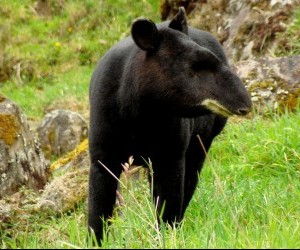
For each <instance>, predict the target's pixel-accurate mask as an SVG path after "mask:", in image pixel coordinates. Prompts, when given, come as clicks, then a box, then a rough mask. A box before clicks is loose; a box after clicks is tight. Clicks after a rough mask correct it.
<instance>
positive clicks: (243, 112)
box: [237, 108, 250, 115]
mask: <svg viewBox="0 0 300 250" xmlns="http://www.w3.org/2000/svg"><path fill="white" fill-rule="evenodd" d="M249 112H250V108H240V109H238V111H237V113H238V115H247V114H248V113H249Z"/></svg>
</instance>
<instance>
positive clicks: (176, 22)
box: [169, 7, 188, 34]
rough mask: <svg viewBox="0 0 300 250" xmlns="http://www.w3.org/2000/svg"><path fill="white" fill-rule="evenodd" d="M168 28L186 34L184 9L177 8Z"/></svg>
mask: <svg viewBox="0 0 300 250" xmlns="http://www.w3.org/2000/svg"><path fill="white" fill-rule="evenodd" d="M169 27H170V28H172V29H174V30H179V31H181V32H183V33H185V34H188V25H187V21H186V14H185V9H184V7H179V10H178V12H177V14H176V15H175V16H174V17H173V19H172V20H171V22H170V24H169Z"/></svg>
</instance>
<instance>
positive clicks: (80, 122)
mask: <svg viewBox="0 0 300 250" xmlns="http://www.w3.org/2000/svg"><path fill="white" fill-rule="evenodd" d="M37 134H38V138H39V140H40V143H41V147H42V149H43V151H44V153H45V155H46V157H48V158H50V157H51V155H58V156H61V155H63V154H65V153H67V152H70V151H72V150H73V149H74V148H76V147H77V145H79V144H80V142H82V141H83V140H84V139H85V138H87V135H88V125H87V123H86V121H85V120H84V118H83V117H82V116H81V115H80V114H78V113H76V112H72V111H69V110H53V111H52V112H50V113H48V114H47V115H46V116H45V117H44V118H43V120H42V122H41V124H40V125H39V126H38V128H37Z"/></svg>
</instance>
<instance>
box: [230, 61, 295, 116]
mask: <svg viewBox="0 0 300 250" xmlns="http://www.w3.org/2000/svg"><path fill="white" fill-rule="evenodd" d="M234 69H235V71H236V73H237V74H238V75H239V76H240V78H241V79H242V80H243V81H244V82H245V85H246V87H247V89H248V91H249V92H250V93H251V96H252V101H253V104H254V106H255V108H256V109H257V110H258V111H259V112H260V113H266V112H268V111H272V112H273V111H283V110H284V109H288V110H292V111H293V110H295V109H296V107H297V104H298V99H299V95H300V55H295V56H289V57H280V58H270V57H266V58H262V59H258V60H253V59H251V60H246V61H240V62H238V63H236V64H235V66H234Z"/></svg>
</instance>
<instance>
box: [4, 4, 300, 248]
mask: <svg viewBox="0 0 300 250" xmlns="http://www.w3.org/2000/svg"><path fill="white" fill-rule="evenodd" d="M36 2H37V1H33V0H24V1H17V0H11V1H6V0H4V1H2V2H1V8H0V30H1V32H0V58H1V60H0V62H1V64H2V65H3V66H4V67H2V69H5V70H3V71H0V81H1V83H0V92H1V94H2V93H3V94H4V95H5V96H7V97H8V98H10V99H12V100H14V101H15V102H17V103H18V104H19V105H20V106H21V107H22V108H23V110H24V112H25V113H26V114H27V116H28V117H29V118H30V119H31V120H34V121H38V120H40V119H41V117H42V116H43V114H44V113H45V112H47V111H49V110H51V109H53V108H55V107H64V108H69V109H73V110H75V111H77V112H80V113H82V114H84V115H85V116H86V117H88V113H87V110H88V85H89V79H90V76H91V73H92V70H93V68H94V66H95V64H96V62H97V60H98V59H99V58H100V57H101V55H103V53H104V52H105V51H106V50H107V49H108V48H109V47H110V46H111V45H113V44H114V43H116V42H117V41H118V40H120V39H121V38H123V37H125V36H127V35H128V34H129V27H130V23H131V21H132V20H133V19H135V18H137V17H139V16H140V15H141V12H142V13H143V16H146V17H148V18H151V19H152V20H155V21H158V20H159V11H158V8H159V7H158V1H155V0H151V1H146V0H143V1H131V2H130V4H129V3H128V1H126V0H114V1H113V0H106V1H94V0H86V1H79V0H74V1H71V0H65V1H58V0H57V1H54V0H53V1H50V3H51V4H50V14H48V15H41V14H38V12H37V10H35V6H36V5H35V4H36ZM299 13H300V11H298V12H296V15H297V18H296V21H295V22H294V23H293V25H292V26H291V27H290V29H289V32H288V33H287V35H289V34H290V36H291V40H292V41H294V42H293V44H294V48H295V50H294V53H295V54H296V53H299V47H300V46H299V44H300V43H299V36H297V35H296V34H298V33H297V32H298V31H299V29H300V21H299V20H300V14H299ZM280 53H281V54H282V53H283V52H280ZM299 111H300V110H299V109H298V112H294V113H289V112H286V113H285V114H283V115H280V116H279V115H277V114H273V115H270V116H268V118H266V117H261V116H258V115H253V116H252V117H251V118H249V119H243V120H238V119H230V120H229V123H228V126H227V127H226V129H225V130H224V132H223V133H222V134H221V135H220V136H219V137H218V138H216V140H215V142H214V144H213V146H212V148H211V150H210V151H209V153H208V158H207V160H206V163H205V166H204V169H203V171H202V173H201V175H200V182H199V185H198V187H197V190H196V193H195V196H194V197H193V199H192V201H191V204H190V206H189V208H188V209H187V212H186V217H185V219H184V221H183V224H182V226H181V227H180V228H177V229H172V228H170V227H168V226H166V227H162V228H161V230H160V231H159V230H158V229H157V225H156V221H155V216H154V215H155V205H154V204H153V203H152V200H151V195H150V193H151V192H149V187H148V184H147V182H146V179H145V178H141V179H139V180H131V181H130V182H129V183H128V182H126V180H122V181H123V183H124V184H125V187H123V188H122V189H121V191H122V192H121V194H122V197H123V199H124V204H121V205H120V206H119V207H117V209H116V212H115V216H114V218H113V219H112V220H113V224H112V225H111V227H110V229H109V231H110V233H109V235H108V238H107V239H106V241H105V242H104V246H103V247H104V248H299V247H300V212H299V201H300V199H299V198H300V182H299V177H300V164H299V162H300V153H299V152H300V138H299V132H298V128H299V126H300V112H299ZM200 146H201V145H200V142H199V147H200ZM24 193H25V194H26V195H27V197H29V199H30V197H31V193H30V191H29V190H24ZM32 199H33V198H32ZM86 221H87V220H86V203H85V202H82V203H80V204H78V207H77V208H76V209H74V211H70V212H68V213H63V214H55V213H43V212H41V211H37V210H35V209H33V208H32V206H30V202H29V204H23V209H21V210H16V211H15V214H14V218H13V220H12V221H10V222H8V223H1V224H0V246H1V248H78V247H79V248H91V247H92V244H91V241H92V239H88V240H87V230H86V229H87V228H86V227H87V224H86Z"/></svg>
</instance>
